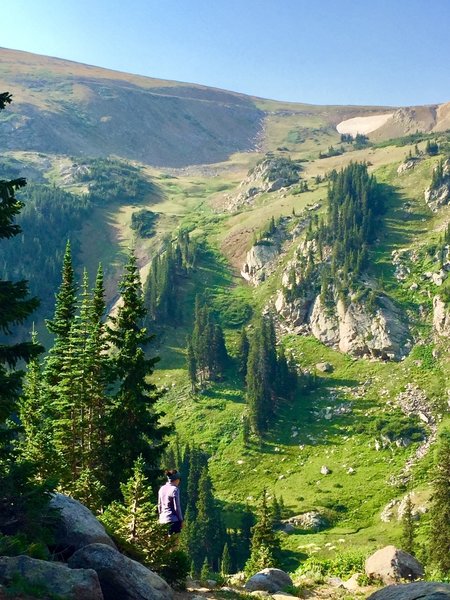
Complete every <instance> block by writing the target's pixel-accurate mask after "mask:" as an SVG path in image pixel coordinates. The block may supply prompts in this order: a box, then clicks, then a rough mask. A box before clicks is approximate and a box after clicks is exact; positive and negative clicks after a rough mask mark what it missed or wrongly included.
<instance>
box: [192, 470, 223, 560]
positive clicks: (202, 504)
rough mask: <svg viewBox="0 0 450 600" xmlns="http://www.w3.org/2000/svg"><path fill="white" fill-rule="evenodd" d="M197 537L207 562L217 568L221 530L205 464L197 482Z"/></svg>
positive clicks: (218, 513) (221, 537)
mask: <svg viewBox="0 0 450 600" xmlns="http://www.w3.org/2000/svg"><path fill="white" fill-rule="evenodd" d="M197 539H198V542H199V544H200V547H201V548H202V550H203V551H204V552H205V553H206V557H207V559H208V563H209V564H210V565H211V566H212V567H213V569H215V570H218V567H219V560H220V552H221V550H222V547H223V531H222V525H221V518H220V512H219V510H218V509H217V506H216V502H215V499H214V494H213V487H212V482H211V478H210V476H209V473H208V467H207V466H205V467H203V470H202V473H201V476H200V480H199V483H198V500H197Z"/></svg>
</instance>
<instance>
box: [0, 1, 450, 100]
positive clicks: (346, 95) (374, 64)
mask: <svg viewBox="0 0 450 600" xmlns="http://www.w3.org/2000/svg"><path fill="white" fill-rule="evenodd" d="M449 30H450V0H310V1H306V0H121V1H118V0H12V1H10V2H7V3H6V4H5V5H4V6H2V8H1V13H0V46H3V47H6V48H14V49H17V50H26V51H29V52H36V53H39V54H46V55H50V56H57V57H60V58H67V59H71V60H75V61H79V62H84V63H88V64H94V65H98V66H102V67H108V68H113V69H118V70H121V71H127V72H132V73H138V74H141V75H148V76H151V77H160V78H163V79H174V80H178V81H186V82H192V83H202V84H205V85H210V86H215V87H220V88H224V89H230V90H234V91H238V92H244V93H247V94H252V95H256V96H261V97H265V98H274V99H279V100H289V101H296V102H310V103H314V104H380V105H413V104H428V103H437V102H445V101H449V100H450V35H449Z"/></svg>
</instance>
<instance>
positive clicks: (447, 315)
mask: <svg viewBox="0 0 450 600" xmlns="http://www.w3.org/2000/svg"><path fill="white" fill-rule="evenodd" d="M433 327H434V331H435V333H436V334H437V335H439V336H445V337H448V336H450V310H449V309H448V308H447V307H446V305H445V303H444V302H443V300H442V299H441V298H440V297H439V296H435V297H434V298H433Z"/></svg>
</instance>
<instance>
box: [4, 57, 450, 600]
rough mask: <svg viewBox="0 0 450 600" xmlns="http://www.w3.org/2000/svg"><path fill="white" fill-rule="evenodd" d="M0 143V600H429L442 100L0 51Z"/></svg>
mask: <svg viewBox="0 0 450 600" xmlns="http://www.w3.org/2000/svg"><path fill="white" fill-rule="evenodd" d="M0 140H1V155H0V598H6V597H11V598H22V599H23V600H27V599H29V598H45V599H50V598H51V599H56V598H58V599H59V600H63V599H64V600H65V599H67V600H69V599H74V600H75V599H79V598H82V599H86V600H91V599H92V600H101V599H102V598H104V600H108V599H117V598H120V599H122V598H124V599H128V598H130V599H151V600H171V599H172V598H174V597H175V598H176V599H177V600H187V599H188V598H193V599H195V600H198V598H199V596H200V597H205V598H217V599H223V600H230V599H234V598H236V599H239V598H240V599H245V598H246V597H249V598H250V593H252V592H255V593H257V592H262V593H263V595H264V593H266V594H267V595H271V596H273V597H274V598H275V600H280V598H281V596H278V595H277V594H278V593H281V594H283V595H285V596H286V595H287V596H295V597H300V598H363V597H369V595H371V594H373V597H374V598H377V599H381V600H383V599H384V598H386V599H387V598H393V597H394V596H390V595H385V596H384V595H382V594H383V593H384V592H385V589H384V588H383V587H382V586H383V585H387V586H390V585H391V584H397V585H399V586H401V587H402V588H403V587H404V588H405V589H406V588H407V589H413V590H414V589H416V590H418V591H417V594H419V592H420V594H421V595H420V596H419V595H404V596H400V595H398V597H399V598H400V597H401V598H411V599H413V598H418V597H421V598H428V597H430V598H431V597H432V596H428V595H426V594H431V593H435V594H439V593H440V594H442V596H439V597H450V591H449V590H450V413H449V411H450V378H449V372H450V102H447V103H444V104H436V105H428V106H402V107H392V106H391V107H383V106H332V105H330V106H319V105H312V104H311V105H310V104H300V103H283V102H279V101H274V100H266V99H262V98H257V97H252V96H246V95H243V94H239V93H235V92H231V91H223V90H220V89H215V88H210V87H206V86H202V85H197V84H186V83H177V82H174V81H165V80H160V79H151V78H148V77H143V76H138V75H131V74H127V73H122V72H118V71H112V70H107V69H102V68H100V67H93V66H88V65H84V64H79V63H75V62H70V61H66V60H62V59H57V58H49V57H45V56H41V55H37V54H29V53H26V52H21V51H16V50H8V49H4V48H0ZM169 470H176V471H177V472H179V473H180V474H181V475H180V476H179V478H178V479H177V476H175V479H174V477H173V476H172V475H173V473H172V475H171V474H170V473H171V471H170V472H169ZM164 471H168V472H169V476H168V477H169V480H168V482H169V483H170V482H171V481H178V483H179V499H180V503H181V507H182V509H183V518H182V521H183V523H182V524H183V527H182V529H181V533H177V534H176V535H175V534H174V535H168V527H167V524H165V523H161V522H159V521H158V513H157V509H156V505H157V501H158V488H160V486H162V484H163V483H164V481H165V477H164ZM171 477H172V479H170V478H171ZM177 485H178V484H177ZM177 493H178V492H177ZM68 567H69V568H68ZM263 569H270V571H265V572H264V573H265V574H264V573H263V574H261V573H260V572H261V571H262V570H263ZM277 578H278V579H277ZM413 580H419V581H417V582H416V583H411V582H412V581H413ZM262 581H263V583H261V582H262ZM408 586H417V587H416V588H411V587H408ZM427 586H431V587H427ZM398 589H399V590H400V587H399V588H398ZM174 590H175V592H174ZM387 590H389V587H388V588H386V593H388V591H387ZM430 590H431V591H430ZM398 593H399V594H400V593H401V592H400V591H399V592H398ZM411 593H412V592H411ZM4 594H8V595H4ZM174 594H175V596H174ZM405 594H406V591H405ZM446 594H447V595H446ZM395 597H397V596H395ZM433 597H434V596H433ZM436 597H437V596H436Z"/></svg>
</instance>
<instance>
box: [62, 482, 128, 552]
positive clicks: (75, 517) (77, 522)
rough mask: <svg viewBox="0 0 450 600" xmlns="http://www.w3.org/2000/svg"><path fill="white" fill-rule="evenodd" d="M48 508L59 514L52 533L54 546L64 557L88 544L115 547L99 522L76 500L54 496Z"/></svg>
mask: <svg viewBox="0 0 450 600" xmlns="http://www.w3.org/2000/svg"><path fill="white" fill-rule="evenodd" d="M50 506H51V507H52V508H54V509H57V510H58V513H59V514H58V518H57V525H56V528H55V532H54V535H55V545H56V547H57V549H58V551H60V552H61V553H63V554H64V555H65V556H70V555H71V554H73V553H74V552H75V551H76V550H79V549H80V548H83V547H84V546H88V545H89V544H95V543H99V544H106V545H107V546H111V547H112V548H115V547H116V546H115V544H114V542H113V541H112V539H111V538H110V537H109V535H108V534H107V533H106V531H105V528H104V527H103V525H102V524H101V523H100V521H98V520H97V519H96V518H95V517H94V515H93V514H92V512H91V511H90V510H89V509H88V508H86V507H85V506H84V505H83V504H81V502H78V500H74V499H73V498H69V497H68V496H64V495H63V494H54V495H53V497H52V499H51V501H50Z"/></svg>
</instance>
